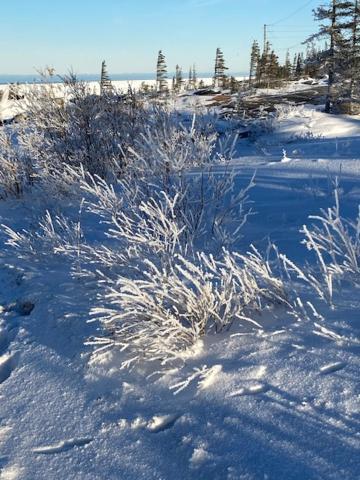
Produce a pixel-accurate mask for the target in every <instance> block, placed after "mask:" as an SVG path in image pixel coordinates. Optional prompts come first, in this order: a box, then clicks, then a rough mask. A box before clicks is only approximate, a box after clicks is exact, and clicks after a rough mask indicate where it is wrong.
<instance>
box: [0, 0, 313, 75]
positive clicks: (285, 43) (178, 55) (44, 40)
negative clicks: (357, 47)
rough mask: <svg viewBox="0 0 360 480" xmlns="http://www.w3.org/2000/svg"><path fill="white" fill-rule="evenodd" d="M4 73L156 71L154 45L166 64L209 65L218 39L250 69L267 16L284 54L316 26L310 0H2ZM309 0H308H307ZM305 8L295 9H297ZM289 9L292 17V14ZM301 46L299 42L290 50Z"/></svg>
mask: <svg viewBox="0 0 360 480" xmlns="http://www.w3.org/2000/svg"><path fill="white" fill-rule="evenodd" d="M1 3H2V5H1V19H2V21H1V37H0V74H12V73H15V74H28V73H33V72H34V71H35V69H39V68H42V67H44V66H46V65H51V66H53V67H55V69H56V71H57V72H59V73H64V72H66V71H67V70H68V69H69V68H71V67H72V68H73V69H74V71H76V72H78V73H95V72H97V71H98V70H99V68H100V63H101V61H102V59H106V61H107V64H108V69H109V72H110V73H111V72H112V73H129V72H134V73H137V72H151V71H153V70H154V64H155V63H156V56H157V51H158V50H159V49H162V50H163V51H164V53H165V55H166V59H167V64H168V67H169V70H173V69H174V67H175V65H176V64H177V63H178V64H179V65H181V66H182V67H183V68H184V70H185V71H187V69H188V67H189V65H191V64H192V63H195V64H196V66H197V70H198V71H199V72H208V71H212V68H213V59H214V56H215V50H216V47H221V48H222V49H223V51H224V55H225V60H226V63H227V65H228V67H229V68H230V70H231V71H235V72H240V71H247V69H248V62H249V60H248V59H249V49H250V45H251V43H252V41H253V40H254V39H258V40H259V41H262V30H263V24H264V23H267V24H272V23H274V22H279V21H280V22H279V23H277V24H276V25H274V26H273V27H269V31H270V34H269V35H270V39H272V40H273V44H274V46H275V47H277V48H282V50H279V52H278V53H279V54H281V55H283V54H284V52H285V48H286V47H289V46H290V47H292V46H294V45H296V44H298V43H299V42H301V41H302V40H303V38H305V37H306V36H307V34H308V33H310V32H312V31H314V29H316V26H315V23H314V21H313V16H312V8H314V7H316V6H317V5H319V3H320V1H318V0H313V1H308V2H306V0H96V1H95V0H60V1H56V2H55V1H51V0H11V1H6V2H5V1H4V2H1ZM306 4H308V5H306ZM297 9H300V11H299V12H298V13H297V14H295V15H293V14H294V12H295V11H296V10H297ZM287 17H289V18H287ZM298 48H301V47H296V48H295V47H294V49H293V50H291V52H295V51H296V50H297V49H298Z"/></svg>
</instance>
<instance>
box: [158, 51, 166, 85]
mask: <svg viewBox="0 0 360 480" xmlns="http://www.w3.org/2000/svg"><path fill="white" fill-rule="evenodd" d="M156 91H157V93H159V94H165V93H167V92H168V83H167V66H166V61H165V55H164V54H163V53H162V51H161V50H159V53H158V59H157V65H156Z"/></svg>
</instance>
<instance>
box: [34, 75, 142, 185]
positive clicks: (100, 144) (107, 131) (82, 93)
mask: <svg viewBox="0 0 360 480" xmlns="http://www.w3.org/2000/svg"><path fill="white" fill-rule="evenodd" d="M63 81H64V83H62V84H54V83H51V79H50V82H48V81H47V82H44V83H43V84H40V85H35V86H32V88H31V89H29V91H28V93H27V95H26V100H27V102H26V112H27V126H28V130H27V132H28V138H29V142H28V147H29V149H31V150H32V151H34V152H36V158H37V164H38V165H39V168H41V169H43V168H44V169H53V170H55V171H58V172H59V174H60V172H61V171H62V166H63V165H72V166H80V165H82V166H83V168H84V169H85V170H86V171H89V172H91V173H93V174H98V175H100V176H102V177H107V176H109V175H112V174H113V173H114V172H119V171H121V170H122V169H123V168H124V166H125V161H126V154H125V152H126V151H127V148H128V146H129V145H131V144H132V143H133V142H134V138H135V137H136V136H137V135H138V134H139V125H140V124H141V122H142V120H141V117H142V115H143V111H142V109H141V108H140V106H139V105H134V102H133V101H131V99H130V98H129V97H128V96H127V95H121V94H120V93H119V92H115V91H114V92H113V93H110V94H106V95H96V94H95V93H94V92H92V91H91V88H90V86H89V85H88V84H87V83H85V82H82V81H79V80H77V79H76V77H75V76H73V75H69V76H68V77H65V78H64V79H63Z"/></svg>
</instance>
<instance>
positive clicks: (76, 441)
mask: <svg viewBox="0 0 360 480" xmlns="http://www.w3.org/2000/svg"><path fill="white" fill-rule="evenodd" d="M93 440H94V439H93V438H91V437H85V438H72V439H70V440H63V441H62V442H59V443H56V444H54V445H48V446H44V447H37V448H34V449H33V452H34V453H40V454H43V455H51V454H55V453H62V452H66V451H68V450H71V449H72V448H74V447H83V446H85V445H87V444H89V443H90V442H92V441H93Z"/></svg>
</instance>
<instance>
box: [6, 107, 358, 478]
mask: <svg viewBox="0 0 360 480" xmlns="http://www.w3.org/2000/svg"><path fill="white" fill-rule="evenodd" d="M308 131H310V132H312V137H308V138H304V136H303V132H308ZM294 135H297V137H296V138H295V139H294ZM319 136H321V139H318V138H317V137H319ZM259 142H260V143H261V146H260V147H259V146H258V145H253V144H251V143H250V142H248V141H247V140H244V141H243V143H240V145H239V150H240V151H241V150H242V151H243V152H245V154H246V155H244V156H241V155H240V152H239V156H238V158H236V159H234V161H233V167H234V169H235V170H236V172H237V173H238V176H237V181H238V182H239V185H241V186H244V185H246V183H247V181H248V179H249V177H250V176H251V175H252V173H253V171H254V170H255V169H256V170H257V176H256V187H255V188H254V189H253V191H252V192H251V199H252V201H253V202H254V206H255V209H256V212H257V214H256V215H254V216H252V217H251V218H250V219H249V222H248V225H247V227H246V230H245V234H244V235H245V236H244V238H243V239H242V240H241V243H240V245H239V248H248V245H249V244H250V243H254V244H255V245H256V246H257V247H261V246H266V244H267V240H268V237H269V236H270V237H271V239H272V240H273V241H275V242H276V243H277V245H278V247H279V249H280V250H281V251H282V252H285V253H286V254H287V255H289V257H290V258H293V259H296V261H300V262H301V264H304V263H305V261H306V260H308V261H309V258H310V257H309V256H308V253H307V252H306V248H305V246H303V245H301V244H300V240H301V238H302V236H301V234H300V233H299V230H300V229H301V227H302V225H303V224H304V223H306V222H307V217H308V215H311V214H316V213H318V211H319V209H320V208H321V207H326V208H327V207H330V206H332V205H333V197H332V193H331V188H330V187H329V178H331V177H332V176H334V175H340V177H341V178H340V185H341V189H342V194H341V201H342V209H343V211H344V213H345V214H346V216H351V215H352V214H353V213H354V212H355V213H356V209H357V205H358V204H359V200H360V188H359V181H360V160H359V152H360V148H359V146H360V143H359V142H360V119H359V118H350V117H346V116H327V115H325V114H324V113H322V112H321V111H320V110H319V109H317V108H314V107H312V106H304V107H300V109H299V110H298V111H293V112H290V113H289V115H284V118H283V119H280V120H279V121H278V123H277V125H276V128H275V131H274V132H272V133H271V134H264V135H263V136H262V138H260V139H259ZM261 149H263V151H265V154H264V153H263V152H262V151H261ZM283 149H285V150H286V152H285V154H283V152H282V150H283ZM296 152H297V153H296ZM284 159H285V161H284ZM215 171H218V173H221V167H216V168H215ZM193 174H194V175H196V174H197V171H196V170H194V172H193ZM48 202H49V203H50V200H48ZM48 207H49V205H48V204H47V201H46V200H44V201H41V202H39V201H36V200H34V199H33V198H32V197H31V195H29V196H27V197H25V198H24V199H20V200H2V201H1V202H0V219H1V223H3V224H6V225H10V226H11V227H13V228H31V225H32V224H33V222H34V219H35V217H38V216H39V214H40V213H44V212H45V210H46V208H48ZM67 208H69V209H70V210H71V206H70V207H67ZM86 221H88V222H90V224H91V220H90V219H86ZM91 228H92V229H93V231H94V232H96V229H97V228H101V226H99V225H97V224H95V223H93V224H91ZM95 235H96V233H95ZM0 241H1V245H2V249H1V250H0V252H1V253H0V262H1V265H0V304H1V305H2V307H3V308H2V310H1V312H0V479H1V480H18V479H21V480H34V479H36V480H45V479H49V478H54V479H56V480H72V479H74V480H75V479H81V480H97V479H98V480H104V479H106V480H112V479H113V480H118V479H129V480H132V479H140V478H143V479H146V480H151V479H154V480H155V479H156V480H159V479H168V478H173V479H174V480H177V479H179V480H180V479H181V480H184V479H194V480H195V479H196V480H200V479H204V480H207V479H214V480H260V479H269V480H305V479H306V480H316V479H317V480H320V479H326V480H339V479H340V478H341V479H342V480H354V479H355V478H357V477H358V474H359V471H360V458H359V454H358V452H359V447H360V435H359V390H358V385H359V382H358V381H359V371H360V361H359V346H360V339H359V333H360V328H359V314H358V312H359V308H360V299H359V295H358V290H356V289H355V288H353V287H351V286H350V285H348V286H345V287H344V288H343V291H341V292H336V293H337V294H339V295H340V299H341V300H340V303H339V305H338V307H337V308H336V309H335V310H331V309H329V310H326V311H325V310H324V312H322V313H323V314H324V315H326V318H325V320H324V321H322V320H319V319H317V321H315V322H310V321H309V319H306V318H305V317H303V318H302V319H301V320H298V321H294V319H293V318H289V317H288V316H287V315H285V314H284V311H283V310H282V309H281V308H278V309H277V308H275V309H273V310H269V311H267V312H263V313H262V315H259V318H257V319H256V321H257V322H258V323H259V324H260V325H261V329H260V330H252V329H250V328H249V329H238V330H237V327H236V326H235V325H234V326H233V327H232V328H231V329H230V330H229V331H225V332H222V333H220V334H218V335H209V336H207V337H205V338H203V339H202V341H201V342H199V343H198V344H196V345H195V346H194V349H193V352H192V354H191V355H187V356H186V358H184V359H183V367H182V368H169V369H168V370H166V369H165V370H163V369H162V370H161V369H159V371H155V370H153V369H150V368H147V366H146V365H144V366H140V367H139V368H138V369H133V370H120V369H119V368H118V365H119V358H118V357H117V354H116V353H115V352H106V353H104V354H103V355H102V356H100V357H97V358H96V359H94V358H92V357H91V352H92V347H91V346H85V345H84V344H85V343H86V340H87V339H88V338H89V337H91V336H92V335H95V334H96V332H97V330H96V329H97V325H96V322H95V323H88V322H87V320H88V319H89V308H88V306H89V302H91V299H92V296H93V295H95V294H96V292H89V291H86V286H85V284H84V283H83V281H82V279H81V278H76V277H75V278H74V277H72V276H71V275H70V273H69V268H68V265H67V264H66V261H64V260H63V259H62V258H60V257H55V256H54V258H52V257H51V258H46V259H45V260H44V265H43V268H42V269H40V270H39V269H38V268H36V267H37V266H36V265H33V268H32V269H30V270H29V269H27V268H26V265H25V264H24V261H23V260H22V259H21V258H16V255H15V254H14V252H13V251H11V250H9V249H8V248H6V247H5V246H4V241H5V236H4V233H3V232H2V233H1V234H0ZM19 305H20V306H21V305H22V306H24V305H25V306H27V308H26V309H25V310H24V308H19ZM30 306H33V307H34V308H30ZM317 307H318V305H317Z"/></svg>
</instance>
